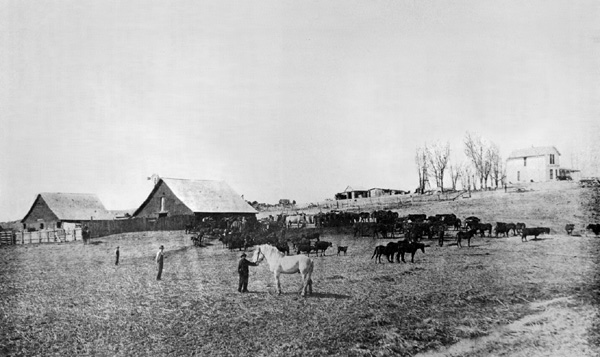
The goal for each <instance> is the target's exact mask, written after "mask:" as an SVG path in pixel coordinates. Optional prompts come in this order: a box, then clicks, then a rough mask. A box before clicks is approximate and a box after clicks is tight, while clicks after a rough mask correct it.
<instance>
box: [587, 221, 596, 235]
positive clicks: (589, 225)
mask: <svg viewBox="0 0 600 357" xmlns="http://www.w3.org/2000/svg"><path fill="white" fill-rule="evenodd" d="M585 229H587V230H591V231H592V232H594V234H595V235H600V224H594V223H590V224H588V225H587V227H585Z"/></svg>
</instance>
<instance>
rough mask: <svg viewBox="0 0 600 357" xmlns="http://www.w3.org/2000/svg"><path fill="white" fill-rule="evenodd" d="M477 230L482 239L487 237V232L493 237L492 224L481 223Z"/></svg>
mask: <svg viewBox="0 0 600 357" xmlns="http://www.w3.org/2000/svg"><path fill="white" fill-rule="evenodd" d="M477 230H478V231H479V234H481V236H482V237H485V232H488V234H489V236H490V237H491V236H492V224H491V223H479V224H478V225H477Z"/></svg>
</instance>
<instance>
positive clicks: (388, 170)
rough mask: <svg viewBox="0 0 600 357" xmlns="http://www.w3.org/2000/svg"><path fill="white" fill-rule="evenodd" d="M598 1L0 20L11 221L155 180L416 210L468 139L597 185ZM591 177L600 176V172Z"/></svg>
mask: <svg viewBox="0 0 600 357" xmlns="http://www.w3.org/2000/svg"><path fill="white" fill-rule="evenodd" d="M599 18H600V2H597V1H571V0H568V1H546V0H544V1H527V2H523V1H481V0H474V1H452V2H448V1H421V0H419V1H412V0H411V1H348V0H343V1H312V2H311V1H280V0H277V1H236V2H230V1H222V0H218V1H214V2H213V1H198V0H193V1H149V0H139V1H131V0H124V1H121V0H119V1H82V0H76V1H65V0H60V1H23V0H15V1H7V0H0V124H1V126H0V150H1V151H0V221H3V220H14V219H21V218H23V217H24V216H25V214H26V213H27V211H28V209H29V208H30V206H31V205H32V203H33V201H34V199H35V197H36V195H37V194H38V193H40V192H74V193H78V192H82V193H95V194H97V195H98V196H99V197H100V199H101V200H102V202H103V203H104V204H105V206H106V207H107V208H108V209H129V208H137V207H138V206H139V205H140V204H141V202H142V201H143V200H144V199H145V198H146V197H147V195H148V194H149V192H150V189H151V187H152V185H151V183H150V181H148V180H147V177H148V176H150V175H152V174H153V173H157V174H159V175H160V176H163V177H173V178H189V179H219V180H225V181H226V182H228V183H229V184H230V185H231V186H232V187H233V188H234V190H236V191H237V192H238V193H239V194H243V195H244V196H245V198H246V199H248V200H251V201H254V200H256V201H259V202H267V203H276V202H277V201H278V200H279V199H280V198H289V199H294V200H296V201H298V202H303V203H306V202H313V201H320V200H323V199H325V198H331V197H333V195H334V194H335V193H336V192H340V191H342V190H344V188H345V187H346V186H347V185H352V186H363V187H367V188H369V187H388V188H395V189H404V190H414V189H415V187H417V183H418V176H417V173H416V168H415V163H414V156H415V150H416V148H417V147H419V146H423V145H424V144H426V143H434V142H446V141H447V142H449V143H450V145H451V147H452V150H453V160H454V161H455V162H460V161H465V160H466V158H465V157H464V154H463V144H462V142H463V139H464V136H465V133H466V132H467V131H470V132H472V133H475V134H477V135H480V136H481V137H482V138H484V139H485V140H488V141H490V142H494V143H496V144H498V146H499V147H500V149H501V153H502V155H503V157H504V159H506V157H507V156H508V154H509V153H510V152H511V151H513V150H516V149H519V148H524V147H529V146H532V145H534V146H549V145H554V146H556V147H557V148H558V150H559V151H560V152H561V154H562V156H561V158H560V160H561V163H562V164H563V166H567V167H573V166H579V167H576V168H583V169H585V170H587V171H585V172H584V174H597V170H596V171H594V170H595V167H594V166H593V165H591V163H590V161H591V160H593V159H594V157H593V156H592V155H590V154H588V152H589V151H588V150H589V149H590V146H591V145H599V144H598V138H599V137H600V126H599V125H598V121H600V21H598V19H599ZM596 158H597V157H596Z"/></svg>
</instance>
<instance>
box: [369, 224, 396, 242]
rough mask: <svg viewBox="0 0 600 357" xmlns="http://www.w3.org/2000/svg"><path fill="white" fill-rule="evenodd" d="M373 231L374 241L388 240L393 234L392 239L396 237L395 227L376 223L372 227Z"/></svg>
mask: <svg viewBox="0 0 600 357" xmlns="http://www.w3.org/2000/svg"><path fill="white" fill-rule="evenodd" d="M371 231H372V232H373V239H377V238H379V235H381V238H387V236H388V233H390V234H391V236H392V238H393V237H394V227H393V225H392V226H390V225H388V224H385V223H375V224H373V225H372V226H371Z"/></svg>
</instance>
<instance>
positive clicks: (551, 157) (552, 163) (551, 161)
mask: <svg viewBox="0 0 600 357" xmlns="http://www.w3.org/2000/svg"><path fill="white" fill-rule="evenodd" d="M550 165H554V154H550Z"/></svg>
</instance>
